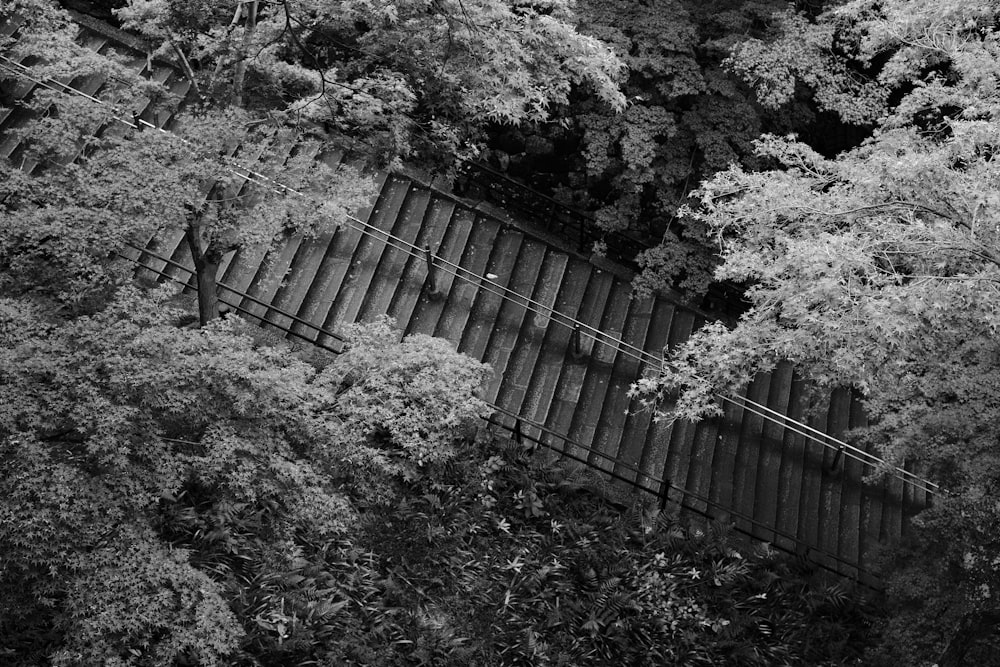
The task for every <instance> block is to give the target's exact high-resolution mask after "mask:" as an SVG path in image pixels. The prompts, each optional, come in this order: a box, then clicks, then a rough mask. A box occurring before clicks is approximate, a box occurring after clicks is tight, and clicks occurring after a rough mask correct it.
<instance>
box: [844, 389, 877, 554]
mask: <svg viewBox="0 0 1000 667" xmlns="http://www.w3.org/2000/svg"><path fill="white" fill-rule="evenodd" d="M867 423H868V420H867V419H866V418H865V414H864V410H863V409H862V406H861V402H860V401H859V400H858V398H857V397H856V396H854V395H853V392H852V395H851V405H850V408H849V412H848V428H851V429H855V428H861V427H864V426H866V425H867ZM841 466H842V469H843V479H844V491H843V494H842V495H841V512H840V533H839V535H838V545H837V553H839V554H840V555H841V557H842V558H844V559H846V560H848V561H851V562H854V563H859V564H860V563H862V561H863V560H864V551H865V547H866V546H867V544H868V543H869V540H870V538H869V537H868V535H866V534H865V532H864V530H863V529H864V523H863V522H862V519H861V508H862V506H863V505H864V504H865V500H864V498H865V496H869V495H870V490H869V489H868V485H867V484H865V482H864V475H865V472H864V471H865V468H866V467H867V466H865V465H864V464H862V463H861V462H860V461H857V460H855V459H854V458H852V457H845V458H844V459H843V460H842V462H841Z"/></svg>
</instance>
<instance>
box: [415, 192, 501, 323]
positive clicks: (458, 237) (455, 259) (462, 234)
mask: <svg viewBox="0 0 1000 667" xmlns="http://www.w3.org/2000/svg"><path fill="white" fill-rule="evenodd" d="M475 219H476V214H475V213H474V212H473V211H472V210H470V209H469V208H466V207H464V206H460V207H457V208H456V209H455V211H454V213H452V215H451V219H450V220H449V221H448V227H447V229H445V232H444V239H442V241H441V245H440V247H439V249H438V252H437V255H438V257H440V258H441V259H442V260H443V261H445V262H447V263H448V264H446V266H447V270H444V271H439V272H438V275H437V280H438V283H437V285H435V287H436V290H437V291H436V292H432V291H431V288H430V285H428V284H427V281H426V280H425V281H424V285H423V287H422V289H421V290H420V293H419V295H418V297H417V301H416V303H414V305H413V312H412V313H411V314H410V316H409V317H408V318H406V322H405V323H403V322H401V325H404V326H405V328H404V331H405V332H406V333H407V334H413V333H422V334H426V335H432V334H433V333H434V329H435V327H436V326H437V323H438V320H440V318H441V314H442V313H443V312H444V309H445V303H446V300H447V299H448V298H449V297H450V295H451V292H452V290H453V289H457V285H461V284H464V282H465V281H464V280H463V279H462V278H460V277H458V276H457V275H455V274H456V273H461V272H460V271H459V270H458V269H457V268H455V267H456V266H464V264H463V261H464V260H463V254H464V253H465V251H466V245H468V244H470V243H472V244H473V246H474V247H477V246H475V243H474V242H472V241H471V240H470V239H471V236H472V234H473V226H474V223H475ZM478 229H479V230H480V231H481V232H482V233H489V232H490V231H491V229H492V233H493V234H496V231H497V228H496V227H495V226H493V227H492V228H491V226H489V225H479V226H478ZM480 245H482V243H481V244H480ZM465 259H466V260H468V261H470V262H471V261H472V259H473V258H472V257H471V256H470V257H467V258H465ZM483 264H484V266H485V261H484V262H483Z"/></svg>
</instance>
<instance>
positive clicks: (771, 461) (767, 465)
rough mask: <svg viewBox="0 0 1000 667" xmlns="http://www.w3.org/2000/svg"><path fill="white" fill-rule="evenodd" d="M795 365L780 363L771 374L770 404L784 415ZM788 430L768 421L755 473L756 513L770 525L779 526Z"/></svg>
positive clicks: (789, 396)
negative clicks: (781, 479)
mask: <svg viewBox="0 0 1000 667" xmlns="http://www.w3.org/2000/svg"><path fill="white" fill-rule="evenodd" d="M793 375H794V372H793V369H792V365H791V364H788V363H782V364H779V365H778V367H777V368H775V370H774V371H773V372H772V373H771V386H770V389H769V391H768V396H767V403H766V405H767V407H769V408H771V409H772V410H774V411H775V412H778V413H780V414H786V413H787V412H788V407H789V402H790V400H791V389H792V380H793ZM784 434H785V429H784V428H782V427H781V426H779V425H778V424H776V423H775V422H774V421H767V422H765V423H764V428H763V431H762V434H761V435H762V438H761V444H760V453H759V457H758V459H757V472H756V474H755V476H754V479H755V481H756V482H757V489H756V493H755V494H754V507H753V516H754V518H755V519H757V520H758V521H760V522H762V523H764V524H766V525H768V526H775V525H777V520H778V513H779V512H780V507H779V502H778V500H779V488H780V483H779V480H780V471H781V455H782V445H783V439H784Z"/></svg>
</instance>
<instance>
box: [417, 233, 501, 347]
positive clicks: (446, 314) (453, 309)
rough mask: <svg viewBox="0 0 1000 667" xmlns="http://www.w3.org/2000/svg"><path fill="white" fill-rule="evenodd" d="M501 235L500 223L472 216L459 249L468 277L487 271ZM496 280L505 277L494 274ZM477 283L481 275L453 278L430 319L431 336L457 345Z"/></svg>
mask: <svg viewBox="0 0 1000 667" xmlns="http://www.w3.org/2000/svg"><path fill="white" fill-rule="evenodd" d="M504 238H505V236H500V224H499V223H498V222H496V221H495V220H491V219H489V218H485V217H483V216H478V215H477V216H476V218H475V219H474V221H473V223H472V230H471V232H470V234H469V237H468V242H467V243H466V245H465V250H464V251H463V252H462V261H461V266H462V267H463V268H464V269H466V270H467V271H468V272H469V273H468V276H480V277H481V276H485V275H486V274H487V273H488V270H487V267H488V266H489V263H490V257H491V254H492V251H493V249H494V247H495V246H497V245H500V244H501V243H502V242H503V239H504ZM510 240H515V241H517V243H518V244H519V243H520V239H517V238H514V239H508V241H507V243H508V244H509V243H510ZM515 251H516V248H515ZM507 252H510V248H509V247H508V248H507ZM497 280H506V278H501V277H498V278H497ZM480 283H481V278H471V279H465V278H463V279H456V280H454V282H453V283H452V286H451V290H449V292H448V298H447V300H446V301H445V304H444V308H443V309H440V313H439V316H438V317H437V320H436V321H435V322H433V324H434V329H433V334H432V335H434V336H438V337H439V338H446V339H447V340H450V341H451V342H452V343H455V345H458V343H459V342H460V341H461V340H462V334H463V332H464V331H465V325H466V323H467V322H468V321H469V317H470V315H471V314H472V308H473V305H474V304H475V302H476V299H477V295H478V294H479V285H480ZM428 305H429V306H430V305H433V304H428ZM433 310H435V311H437V310H439V309H438V308H436V307H435V308H433ZM432 320H433V318H431V317H425V318H421V319H420V321H421V322H426V323H430V322H431V321H432Z"/></svg>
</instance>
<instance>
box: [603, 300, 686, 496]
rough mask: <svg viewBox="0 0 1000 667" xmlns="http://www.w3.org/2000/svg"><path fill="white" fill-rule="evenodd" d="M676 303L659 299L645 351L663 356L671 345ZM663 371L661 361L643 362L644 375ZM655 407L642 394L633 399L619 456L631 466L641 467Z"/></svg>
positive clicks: (626, 471)
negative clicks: (656, 362)
mask: <svg viewBox="0 0 1000 667" xmlns="http://www.w3.org/2000/svg"><path fill="white" fill-rule="evenodd" d="M674 308H675V307H674V305H673V304H670V303H667V302H665V301H662V300H657V302H656V304H655V306H654V309H653V313H652V318H651V319H650V323H649V331H648V332H647V334H646V343H645V345H644V348H643V349H644V351H645V352H646V353H647V355H649V356H650V357H652V358H655V359H659V360H662V358H663V349H664V348H665V347H666V346H667V340H668V338H669V336H670V324H671V322H672V320H673V317H674ZM659 371H660V366H659V365H658V364H652V363H646V364H644V365H643V368H642V372H641V374H640V376H641V377H655V376H656V374H657V373H658V372H659ZM653 413H654V408H653V407H652V406H648V405H643V404H642V403H641V402H640V401H639V399H638V398H636V399H632V400H631V401H630V402H629V405H628V417H627V418H626V420H625V426H624V428H623V429H622V437H621V444H620V445H619V449H618V454H617V458H618V459H619V460H621V461H623V462H625V463H627V464H629V465H630V466H634V467H636V468H639V467H641V465H642V458H643V450H644V449H645V445H646V434H647V432H648V431H649V427H650V423H651V421H652V419H653ZM618 472H619V473H620V474H622V475H624V476H626V477H627V478H628V479H635V472H634V471H632V470H631V469H624V468H623V469H621V470H619V471H618Z"/></svg>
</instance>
